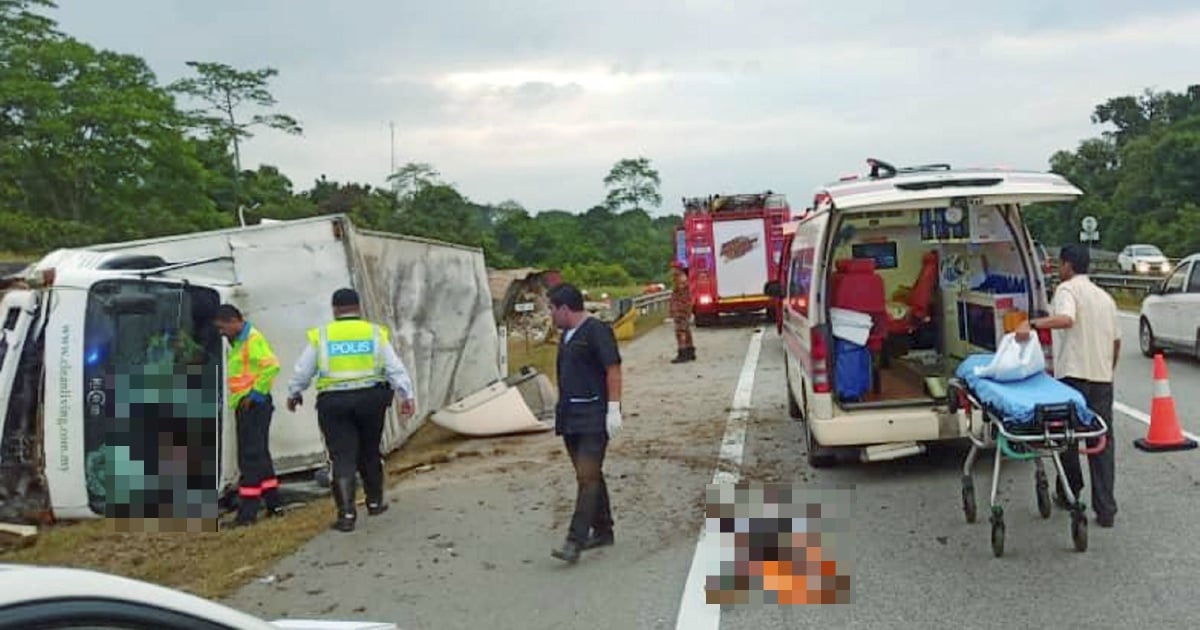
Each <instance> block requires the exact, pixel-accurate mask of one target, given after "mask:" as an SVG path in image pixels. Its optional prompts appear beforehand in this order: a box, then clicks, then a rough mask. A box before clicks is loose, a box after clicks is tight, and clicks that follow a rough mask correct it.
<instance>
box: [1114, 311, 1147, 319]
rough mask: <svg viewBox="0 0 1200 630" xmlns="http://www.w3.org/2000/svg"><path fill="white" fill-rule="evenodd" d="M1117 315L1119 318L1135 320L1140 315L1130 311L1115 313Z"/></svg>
mask: <svg viewBox="0 0 1200 630" xmlns="http://www.w3.org/2000/svg"><path fill="white" fill-rule="evenodd" d="M1117 315H1118V316H1120V317H1124V318H1125V319H1137V318H1139V317H1141V316H1140V315H1138V314H1137V313H1134V312H1132V311H1117Z"/></svg>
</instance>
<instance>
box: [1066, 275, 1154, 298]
mask: <svg viewBox="0 0 1200 630" xmlns="http://www.w3.org/2000/svg"><path fill="white" fill-rule="evenodd" d="M1088 277H1089V278H1091V280H1092V282H1093V283H1095V284H1096V286H1098V287H1100V288H1102V289H1124V290H1126V291H1132V292H1134V293H1138V294H1139V295H1140V296H1145V295H1146V294H1148V293H1150V292H1151V291H1153V290H1154V289H1156V288H1158V287H1159V286H1161V285H1162V283H1163V282H1164V281H1166V277H1165V276H1147V275H1137V274H1126V273H1089V274H1088ZM1046 284H1047V286H1049V288H1050V290H1051V291H1053V290H1054V287H1055V286H1057V285H1058V274H1057V273H1056V274H1052V275H1049V276H1046Z"/></svg>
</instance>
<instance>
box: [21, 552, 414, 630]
mask: <svg viewBox="0 0 1200 630" xmlns="http://www.w3.org/2000/svg"><path fill="white" fill-rule="evenodd" d="M18 628H22V629H24V628H38V629H39V630H57V629H60V628H61V629H63V630H65V629H67V628H72V629H77V630H78V629H82V628H86V629H87V630H110V629H111V630H118V629H119V630H151V629H155V630H185V629H186V630H281V629H291V630H399V629H398V627H397V626H396V625H395V624H392V623H380V622H355V621H319V620H295V619H288V620H280V621H273V622H267V621H263V620H262V619H259V618H257V617H252V616H250V615H247V614H246V613H243V612H239V611H237V610H234V609H232V608H229V607H226V606H223V605H221V604H218V603H216V602H212V601H209V600H206V599H203V598H201V597H196V596H194V595H189V594H187V593H184V592H181V591H176V590H173V589H169V588H165V587H162V586H156V585H154V584H149V583H147V582H142V581H139V580H132V579H129V578H124V577H120V576H116V575H109V574H107V573H99V572H95V571H86V570H83V569H72V568H66V567H43V566H33V565H24V564H0V630H17V629H18Z"/></svg>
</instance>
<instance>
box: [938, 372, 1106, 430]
mask: <svg viewBox="0 0 1200 630" xmlns="http://www.w3.org/2000/svg"><path fill="white" fill-rule="evenodd" d="M991 362H992V355H991V354H973V355H971V356H968V357H967V358H965V359H963V362H962V363H960V364H959V366H958V369H957V370H955V374H956V375H957V376H958V378H960V379H962V381H963V382H964V383H966V385H967V387H968V388H970V390H971V393H972V394H974V395H975V397H976V398H977V399H979V401H980V402H982V403H983V404H985V405H988V406H989V407H991V408H993V409H995V410H996V411H997V412H998V413H1000V414H1002V415H1003V416H1004V419H1003V421H1004V422H1005V423H1006V424H1008V423H1012V424H1029V423H1031V422H1033V420H1034V413H1035V410H1036V408H1037V406H1038V405H1058V404H1062V403H1066V402H1070V403H1072V404H1074V405H1075V412H1076V414H1077V415H1078V416H1079V421H1080V422H1081V423H1082V424H1083V425H1084V426H1088V427H1091V426H1096V418H1095V414H1093V413H1092V411H1091V410H1090V409H1088V406H1087V400H1086V399H1085V398H1084V397H1083V394H1081V393H1079V390H1076V389H1075V388H1073V387H1071V386H1070V385H1067V384H1066V383H1063V382H1062V381H1060V380H1058V379H1056V378H1054V377H1053V376H1050V375H1049V374H1047V373H1045V372H1038V373H1037V374H1034V375H1033V376H1030V377H1029V378H1027V379H1025V380H1023V381H1012V382H1007V383H1005V382H1000V381H993V380H991V379H988V378H983V377H980V376H975V367H976V366H984V365H987V364H989V363H991Z"/></svg>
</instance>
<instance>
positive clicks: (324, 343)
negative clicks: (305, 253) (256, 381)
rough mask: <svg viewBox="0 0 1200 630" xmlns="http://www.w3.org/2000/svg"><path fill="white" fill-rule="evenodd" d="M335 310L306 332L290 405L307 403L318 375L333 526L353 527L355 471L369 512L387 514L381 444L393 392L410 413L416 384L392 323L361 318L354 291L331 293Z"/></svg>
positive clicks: (291, 408) (402, 408)
mask: <svg viewBox="0 0 1200 630" xmlns="http://www.w3.org/2000/svg"><path fill="white" fill-rule="evenodd" d="M333 316H334V321H332V322H330V323H328V324H326V325H324V326H322V327H320V328H314V329H312V330H309V331H308V345H307V346H306V347H305V349H304V353H303V354H302V355H301V356H300V359H299V360H298V361H297V362H296V367H295V374H294V376H293V377H292V380H291V382H290V383H289V384H288V392H289V396H288V401H287V406H288V410H289V411H295V410H296V407H297V406H298V405H300V404H302V402H303V398H302V396H301V392H303V391H304V390H306V389H308V385H309V383H311V382H312V379H313V377H314V376H315V377H316V379H317V405H316V407H317V421H318V423H319V424H320V427H321V434H322V435H323V436H324V437H325V444H326V446H327V447H328V449H329V455H330V459H331V460H332V464H333V480H332V482H333V483H332V485H333V500H334V504H335V505H336V506H337V520H336V521H335V522H334V523H333V526H332V527H333V529H336V530H338V531H343V532H349V531H353V530H354V524H355V521H356V519H357V517H358V514H357V509H356V508H355V501H354V500H355V495H356V493H357V483H356V481H357V480H356V478H355V473H356V472H357V473H358V474H359V475H361V476H362V480H363V489H364V490H365V491H366V492H365V494H366V495H367V514H369V515H371V516H374V515H377V514H382V513H383V512H384V511H386V510H387V508H388V506H387V503H386V502H384V500H383V485H384V471H383V458H382V456H381V454H380V452H379V443H380V440H381V439H382V437H383V426H384V420H385V417H386V414H387V409H388V407H390V406H391V404H392V398H393V396H394V395H399V396H400V399H401V405H400V412H401V414H402V415H405V416H409V415H412V413H413V410H414V404H413V395H412V391H413V387H412V381H411V380H410V379H409V375H408V371H407V370H406V369H405V367H404V364H403V363H402V362H401V361H400V357H399V356H397V354H396V351H395V349H393V348H392V344H391V342H390V340H389V333H388V329H387V328H386V327H384V326H381V325H379V324H375V323H372V322H369V321H367V320H365V319H363V317H362V308H361V305H360V303H359V298H358V293H357V292H356V291H354V290H353V289H338V290H337V291H336V292H334V294H333Z"/></svg>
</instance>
